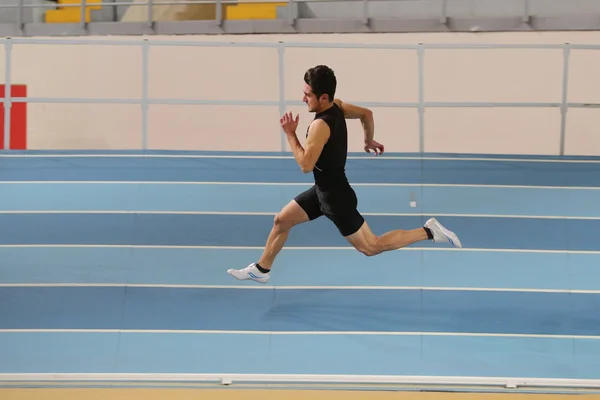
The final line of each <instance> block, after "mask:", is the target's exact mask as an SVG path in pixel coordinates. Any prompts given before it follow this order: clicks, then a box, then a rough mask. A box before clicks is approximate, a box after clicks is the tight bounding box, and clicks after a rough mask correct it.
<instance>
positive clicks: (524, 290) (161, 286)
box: [0, 282, 600, 294]
mask: <svg viewBox="0 0 600 400" xmlns="http://www.w3.org/2000/svg"><path fill="white" fill-rule="evenodd" d="M0 287H15V288H35V287H122V288H126V287H132V288H156V289H235V290H412V291H465V292H522V293H562V294H600V290H578V289H574V290H571V289H530V288H495V287H490V288H475V287H441V286H339V285H337V286H331V285H323V286H315V285H311V286H285V285H282V286H279V285H277V286H275V285H258V284H256V285H242V284H240V285H192V284H189V285H183V284H149V283H68V282H65V283H0Z"/></svg>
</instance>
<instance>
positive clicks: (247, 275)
mask: <svg viewBox="0 0 600 400" xmlns="http://www.w3.org/2000/svg"><path fill="white" fill-rule="evenodd" d="M227 273H228V274H229V275H231V276H233V277H234V278H236V279H238V280H240V281H245V280H247V279H252V280H253V281H256V282H260V283H267V282H268V281H269V278H270V276H271V275H270V274H264V273H262V272H260V271H259V270H258V268H257V267H256V263H252V264H250V265H248V266H247V267H246V268H242V269H228V270H227Z"/></svg>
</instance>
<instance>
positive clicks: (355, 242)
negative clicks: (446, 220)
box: [346, 218, 462, 256]
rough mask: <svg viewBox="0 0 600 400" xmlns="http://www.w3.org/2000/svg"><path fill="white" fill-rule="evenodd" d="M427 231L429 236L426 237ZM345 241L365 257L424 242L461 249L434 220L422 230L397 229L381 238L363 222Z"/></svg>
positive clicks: (452, 235) (456, 239) (449, 234)
mask: <svg viewBox="0 0 600 400" xmlns="http://www.w3.org/2000/svg"><path fill="white" fill-rule="evenodd" d="M428 231H429V232H430V234H431V236H429V235H428ZM346 240H348V242H349V243H350V244H351V245H352V246H354V248H355V249H356V250H358V251H360V252H361V253H363V254H365V255H366V256H375V255H377V254H381V253H383V252H386V251H391V250H398V249H401V248H403V247H406V246H408V245H410V244H413V243H417V242H420V241H424V240H433V241H434V242H449V243H451V244H453V245H454V246H456V247H462V245H461V243H460V240H459V239H458V237H457V236H456V234H454V232H452V231H449V230H448V229H446V228H444V227H443V226H442V225H441V224H440V223H439V222H438V221H437V220H435V219H434V218H431V219H429V220H428V221H427V223H426V224H425V226H424V227H422V228H417V229H411V230H403V229H397V230H393V231H389V232H386V233H384V234H383V235H381V236H377V235H375V234H374V233H373V232H372V231H371V228H369V225H368V224H367V222H366V221H365V222H364V223H363V225H362V226H361V228H360V229H359V230H358V231H357V232H355V233H353V234H352V235H349V236H346Z"/></svg>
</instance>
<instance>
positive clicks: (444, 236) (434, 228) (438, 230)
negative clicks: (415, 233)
mask: <svg viewBox="0 0 600 400" xmlns="http://www.w3.org/2000/svg"><path fill="white" fill-rule="evenodd" d="M425 227H426V228H429V229H430V230H431V233H433V242H434V243H440V242H448V243H450V244H451V245H453V246H454V247H462V243H461V242H460V239H459V238H458V236H456V234H455V233H454V232H452V231H451V230H448V229H446V228H444V226H442V224H440V223H439V222H438V220H437V219H435V218H430V219H428V220H427V222H425Z"/></svg>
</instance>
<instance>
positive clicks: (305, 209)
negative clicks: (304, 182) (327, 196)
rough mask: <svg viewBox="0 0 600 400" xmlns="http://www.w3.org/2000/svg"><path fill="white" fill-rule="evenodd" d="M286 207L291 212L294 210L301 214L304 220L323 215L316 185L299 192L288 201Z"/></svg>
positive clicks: (298, 214) (296, 213)
mask: <svg viewBox="0 0 600 400" xmlns="http://www.w3.org/2000/svg"><path fill="white" fill-rule="evenodd" d="M286 208H288V209H289V210H288V211H289V212H290V213H292V212H293V213H294V214H295V215H297V216H299V217H300V216H301V217H302V218H301V219H302V220H303V221H304V220H307V221H312V220H314V219H317V218H319V217H320V216H321V215H323V212H322V211H321V205H320V202H319V196H318V195H317V190H316V187H315V186H312V187H311V188H310V189H307V190H305V191H304V192H302V193H299V194H298V195H297V196H296V197H294V199H293V200H292V201H290V202H289V203H288V205H287V206H286Z"/></svg>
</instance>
